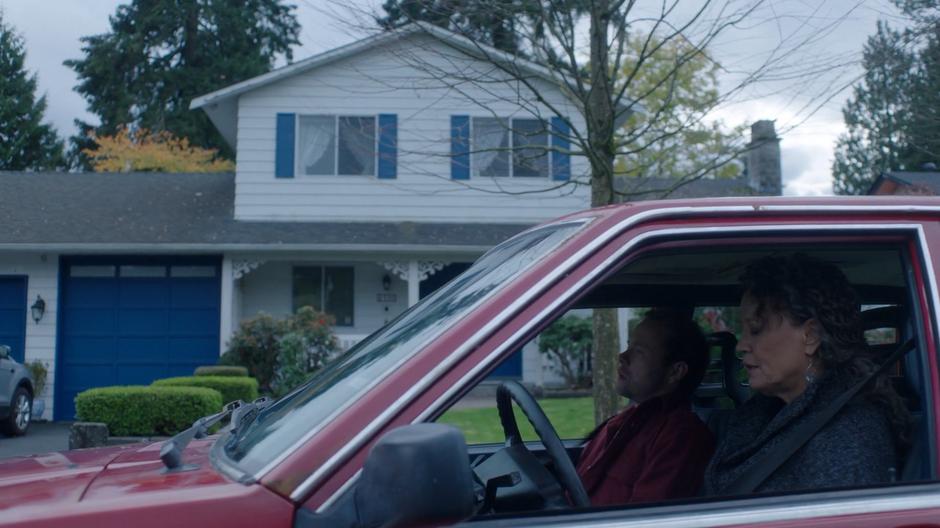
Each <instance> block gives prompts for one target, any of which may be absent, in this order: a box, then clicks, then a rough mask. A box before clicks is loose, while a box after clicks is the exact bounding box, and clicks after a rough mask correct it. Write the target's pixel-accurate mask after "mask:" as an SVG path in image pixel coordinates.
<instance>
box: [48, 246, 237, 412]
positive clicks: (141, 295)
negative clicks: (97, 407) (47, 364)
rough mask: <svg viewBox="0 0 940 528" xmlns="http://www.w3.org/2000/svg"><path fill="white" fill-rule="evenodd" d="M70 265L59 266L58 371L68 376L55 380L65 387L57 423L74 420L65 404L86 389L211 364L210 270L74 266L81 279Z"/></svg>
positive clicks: (214, 278)
mask: <svg viewBox="0 0 940 528" xmlns="http://www.w3.org/2000/svg"><path fill="white" fill-rule="evenodd" d="M69 260H70V259H65V261H64V264H63V270H64V271H63V292H62V300H61V305H62V306H61V311H62V313H63V314H64V317H63V320H64V324H63V325H62V327H61V328H60V332H61V334H60V347H61V350H60V358H61V359H62V361H61V363H60V364H61V365H63V366H64V370H66V371H67V372H65V373H64V374H63V375H61V376H57V378H60V379H62V380H64V381H63V383H64V384H65V387H64V390H63V391H62V392H60V391H58V387H57V392H56V394H57V398H56V419H70V418H72V417H73V415H74V405H73V403H72V401H71V398H73V397H74V395H75V393H77V392H80V391H81V390H83V389H85V388H89V387H94V386H104V385H140V384H143V385H149V384H150V383H151V382H153V381H154V380H156V379H159V378H164V377H167V376H176V375H191V374H192V372H193V369H194V368H195V367H196V366H200V365H205V364H214V363H215V362H216V361H217V360H218V356H219V317H220V313H221V310H220V309H219V302H220V291H221V288H220V284H219V280H220V279H219V274H218V273H217V269H218V264H217V263H216V264H211V265H207V264H206V260H205V259H174V260H173V261H170V260H169V259H167V258H164V257H152V258H145V257H138V258H128V259H124V261H123V262H122V259H120V258H116V259H114V260H113V261H111V260H108V261H106V262H102V260H103V259H94V260H90V259H85V260H83V261H81V264H80V265H79V266H77V267H79V268H81V269H80V272H81V273H80V274H79V275H84V276H80V277H75V276H74V275H75V274H74V273H70V271H69V270H70V269H71V270H74V269H75V268H76V265H75V264H72V263H70V262H69ZM75 260H76V261H78V259H75ZM88 262H91V263H92V264H87V263H88ZM173 270H176V271H175V272H174V271H173ZM210 272H211V273H210ZM108 273H110V275H108ZM95 274H98V275H95ZM93 363H94V364H93ZM59 394H61V396H62V399H59V398H58V395H59Z"/></svg>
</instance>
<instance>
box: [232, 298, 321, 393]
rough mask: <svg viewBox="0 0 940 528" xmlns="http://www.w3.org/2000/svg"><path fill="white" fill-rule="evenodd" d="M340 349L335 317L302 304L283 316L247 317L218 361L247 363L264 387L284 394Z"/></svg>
mask: <svg viewBox="0 0 940 528" xmlns="http://www.w3.org/2000/svg"><path fill="white" fill-rule="evenodd" d="M285 340H286V341H285ZM285 343H286V344H287V346H286V347H285V346H284V345H285ZM285 348H287V349H288V350H287V354H286V355H285V354H284V349H285ZM338 351H339V343H338V341H337V339H336V336H335V335H333V318H332V317H331V316H330V315H327V314H325V313H323V312H318V311H316V310H314V309H313V308H311V307H309V306H303V307H301V308H300V309H298V310H297V313H296V314H294V315H292V316H290V317H288V318H286V319H283V320H281V319H275V318H273V317H271V316H270V315H266V314H261V315H259V316H257V317H255V318H253V319H249V320H248V321H244V322H243V323H242V324H241V325H239V327H238V331H236V332H235V334H234V335H233V336H232V339H231V341H229V344H228V350H226V351H225V353H224V354H222V357H221V358H219V363H220V364H221V365H240V366H243V367H247V368H248V374H249V375H250V376H252V377H254V378H256V379H257V380H258V384H259V385H260V387H261V390H262V391H264V392H265V393H269V392H270V393H274V394H284V393H286V392H287V391H288V390H290V389H292V388H293V387H294V386H295V385H296V384H297V383H299V381H302V380H303V379H306V378H307V377H309V376H308V374H310V373H312V372H314V371H316V370H317V369H319V368H320V367H321V366H322V365H323V363H325V362H326V361H327V360H328V359H329V358H330V357H331V356H332V355H333V354H335V353H336V352H338ZM298 380H299V381H298Z"/></svg>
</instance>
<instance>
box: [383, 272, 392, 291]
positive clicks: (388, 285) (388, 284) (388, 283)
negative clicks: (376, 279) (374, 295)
mask: <svg viewBox="0 0 940 528" xmlns="http://www.w3.org/2000/svg"><path fill="white" fill-rule="evenodd" d="M382 289H383V290H385V291H388V290H390V289H392V278H391V277H389V276H388V273H386V274H385V275H384V276H383V277H382Z"/></svg>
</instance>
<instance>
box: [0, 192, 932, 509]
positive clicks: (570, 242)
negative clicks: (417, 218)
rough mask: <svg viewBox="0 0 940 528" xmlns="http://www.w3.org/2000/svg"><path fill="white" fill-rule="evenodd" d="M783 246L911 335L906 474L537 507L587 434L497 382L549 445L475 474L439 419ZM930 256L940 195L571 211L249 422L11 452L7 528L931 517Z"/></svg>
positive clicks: (879, 330)
mask: <svg viewBox="0 0 940 528" xmlns="http://www.w3.org/2000/svg"><path fill="white" fill-rule="evenodd" d="M791 252H802V253H807V254H809V255H812V256H815V257H817V258H820V259H823V260H826V261H829V262H832V263H835V264H836V265H838V266H839V267H840V268H841V269H842V271H843V272H844V274H845V275H846V276H847V277H848V279H849V280H850V282H851V283H852V284H853V286H854V287H855V289H856V290H857V291H858V293H859V295H860V296H861V299H862V307H861V309H862V310H864V312H863V319H864V320H866V322H867V323H866V324H867V333H866V335H871V336H872V339H873V342H872V344H873V347H872V348H873V349H876V348H885V347H888V348H891V345H893V344H897V343H901V342H906V341H912V342H913V343H914V348H913V350H912V351H911V352H909V353H908V354H906V355H905V356H904V359H903V360H901V361H899V362H898V363H897V365H895V367H894V368H893V369H892V370H891V376H892V378H893V381H894V382H896V383H897V384H899V385H903V386H904V387H905V390H906V391H907V394H906V396H907V400H906V401H907V402H909V406H910V412H911V414H912V416H913V417H914V420H915V427H914V429H913V431H914V437H913V438H912V448H911V450H910V452H909V453H908V454H907V456H906V457H905V460H904V461H903V464H901V465H899V467H898V468H897V475H898V477H897V479H896V482H892V483H886V484H884V485H881V486H874V487H865V488H857V489H844V488H842V489H819V490H810V491H806V492H800V493H789V494H783V495H779V494H778V495H767V494H759V495H741V496H733V497H705V496H703V497H698V498H695V499H682V500H673V501H667V502H659V503H652V504H639V505H631V506H624V507H615V508H592V507H590V505H587V504H567V505H563V506H560V507H559V506H558V505H557V502H556V503H551V502H550V501H547V500H546V501H544V502H543V503H540V502H539V500H540V497H541V498H543V499H544V497H545V496H546V494H547V493H548V492H547V491H546V489H547V488H552V489H553V490H555V492H554V493H555V494H556V499H557V493H558V491H557V490H559V489H560V490H562V492H561V493H562V496H563V497H568V498H572V497H574V495H575V493H574V490H573V488H574V487H576V486H577V485H578V484H577V483H575V482H573V481H572V470H571V460H572V459H574V458H576V457H577V455H578V450H579V448H580V443H579V442H577V441H572V440H566V441H559V440H558V437H557V434H555V433H554V431H553V430H552V428H551V426H550V424H548V423H547V422H545V421H540V420H539V419H538V416H536V415H537V414H538V411H537V409H535V408H533V407H532V406H533V405H535V407H537V404H535V400H534V399H532V398H531V397H529V396H528V394H527V393H525V391H520V390H519V386H518V385H512V386H507V388H505V389H502V391H501V392H500V393H499V394H500V396H499V398H501V400H502V401H501V403H502V405H501V407H503V408H508V407H509V405H508V403H507V402H508V401H509V399H513V400H516V402H517V403H519V404H520V406H521V407H523V409H524V410H526V412H527V413H528V414H529V415H530V416H533V417H534V418H533V421H535V422H537V423H536V424H535V426H536V430H537V432H538V433H539V435H540V438H541V441H539V442H526V443H525V444H524V445H525V447H526V448H527V451H528V452H530V453H532V454H533V455H534V456H533V457H532V459H531V460H535V461H537V462H538V464H536V465H537V466H538V467H536V468H526V467H522V465H524V464H521V465H520V467H519V468H516V469H518V471H517V472H516V476H515V477H514V478H508V479H506V478H503V479H502V480H500V481H498V482H497V480H498V479H490V480H491V481H483V479H481V478H479V475H476V478H475V476H474V470H473V469H472V468H476V467H479V466H480V464H481V462H485V461H486V460H488V459H490V458H491V457H496V456H500V453H501V452H503V451H504V450H505V449H507V447H506V445H504V444H484V445H469V446H467V445H466V444H465V443H464V440H463V435H462V434H461V433H460V432H459V430H457V429H454V428H452V427H450V426H445V425H441V424H436V423H434V422H435V421H436V419H437V418H438V417H440V416H441V415H442V414H443V413H444V412H445V411H446V410H447V409H448V408H450V407H451V406H452V405H453V404H454V403H455V402H457V401H458V400H460V399H461V397H463V396H464V395H466V394H467V393H468V392H469V391H470V390H471V389H472V388H474V387H475V386H476V385H477V384H478V383H480V382H481V380H483V379H484V378H486V376H487V374H488V373H489V372H491V371H493V370H494V369H495V368H496V367H497V366H498V365H499V364H500V362H501V361H503V360H505V359H506V358H508V357H509V356H510V355H511V354H512V353H513V352H515V351H516V350H518V349H520V347H522V346H523V345H525V344H526V343H528V342H530V341H532V340H533V339H536V338H537V336H538V334H539V332H540V331H542V330H543V329H545V328H546V327H548V326H549V325H550V324H551V323H552V322H553V321H555V320H557V319H559V318H560V317H562V316H564V315H565V314H567V313H569V312H570V311H572V310H578V311H581V312H579V313H584V312H583V311H584V310H588V309H592V308H594V309H596V308H617V309H630V308H639V307H649V306H655V305H657V304H659V303H662V302H663V301H664V300H669V301H671V302H678V301H681V302H682V303H684V304H685V305H688V306H693V307H696V308H698V309H723V310H731V311H733V310H734V309H735V307H736V306H737V305H738V302H739V300H740V295H741V291H740V287H739V286H738V277H739V276H740V274H741V271H742V270H743V268H744V266H745V265H747V263H749V262H752V261H754V260H756V259H758V258H760V257H762V256H765V255H768V254H785V253H791ZM934 254H937V255H940V200H938V199H932V198H925V197H898V198H872V197H865V198H824V199H807V198H760V199H758V198H754V199H708V200H694V201H660V202H644V203H638V204H624V205H618V206H611V207H605V208H600V209H595V210H590V211H585V212H582V213H578V214H574V215H570V216H567V217H564V218H561V219H559V220H556V221H552V222H548V223H546V224H543V225H541V226H538V227H535V228H532V229H529V230H527V231H525V232H523V233H521V234H519V235H517V236H516V237H514V238H512V239H510V240H508V241H506V242H504V243H503V244H500V245H499V246H497V247H495V248H494V249H492V250H491V251H489V252H488V253H487V254H486V255H484V256H483V257H481V258H480V259H479V260H478V261H477V262H476V263H475V264H474V265H473V266H472V267H471V268H470V269H469V270H467V271H466V272H465V273H464V274H462V275H460V276H459V277H457V278H456V279H454V280H453V281H451V282H450V283H448V284H447V285H446V286H444V287H442V288H441V289H440V290H438V291H437V292H435V293H434V294H433V295H431V296H429V297H428V298H425V299H424V300H422V301H421V302H420V303H419V304H418V305H416V306H415V307H414V308H412V309H411V310H409V311H408V312H406V313H404V314H403V315H402V316H400V317H399V318H397V319H396V320H394V321H393V322H391V323H390V324H388V325H387V326H386V327H384V328H382V329H381V330H379V331H377V332H376V333H375V334H373V335H372V336H370V337H368V338H367V339H366V340H364V341H363V342H361V343H360V344H359V345H357V346H356V347H355V348H354V349H352V350H350V351H349V352H347V353H346V354H344V355H342V356H341V357H339V358H338V359H337V360H335V361H334V362H332V363H331V364H329V365H328V366H327V367H325V368H324V369H322V370H321V371H320V372H319V373H318V374H317V375H316V376H315V377H314V378H313V379H311V380H310V381H309V382H308V383H306V384H304V385H303V386H301V387H299V388H298V389H297V390H295V391H294V392H292V393H291V394H289V395H287V396H285V397H283V398H281V399H280V400H278V401H276V402H273V403H263V402H258V403H257V404H256V405H253V406H246V407H244V408H242V409H241V410H234V411H232V412H233V413H235V414H240V416H238V417H237V419H236V418H233V419H232V422H233V425H232V426H230V427H228V428H226V429H224V430H223V432H222V433H221V434H216V435H212V436H209V437H205V438H198V436H200V435H199V434H196V433H199V432H200V431H199V430H200V429H204V427H201V426H197V427H196V428H195V429H193V430H191V431H188V432H186V433H184V434H182V436H180V437H178V438H176V439H174V440H173V441H171V442H166V443H156V444H150V445H132V446H125V447H114V448H106V449H92V450H79V451H72V452H63V453H52V454H48V455H40V456H33V457H25V458H18V459H10V460H6V461H3V462H0V524H11V525H14V524H15V525H22V526H62V525H68V526H78V527H82V526H87V527H94V528H104V527H108V526H122V527H123V526H134V527H135V528H144V527H149V526H226V527H228V528H235V527H240V526H244V527H252V528H254V527H256V526H284V527H287V526H297V527H302V526H311V527H315V526H382V525H386V526H394V525H402V526H412V525H428V524H459V523H469V524H473V525H474V526H508V525H513V526H517V525H524V526H575V525H577V526H598V527H600V526H654V525H655V526H743V525H747V526H754V525H760V526H774V527H786V526H827V527H842V526H845V527H850V526H851V527H858V526H902V525H903V526H935V525H936V526H940V484H938V482H937V481H936V478H937V475H938V470H940V466H938V454H940V452H938V442H937V441H938V438H940V437H938V432H937V420H938V417H940V414H938V412H940V379H938V374H940V366H938V348H937V347H938V341H937V339H938V334H937V332H938V328H937V326H938V325H937V321H938V309H940V297H938V285H937V274H938V264H940V263H938V262H934V260H933V255H934ZM866 313H867V315H866ZM732 330H733V329H732ZM720 346H723V347H724V348H723V349H722V354H720V355H721V357H722V361H721V363H720V364H719V365H718V366H717V368H718V369H719V370H720V371H722V376H720V377H719V379H718V380H717V381H715V380H712V381H708V382H707V383H706V384H704V386H703V387H702V388H700V392H703V393H704V392H707V391H719V392H725V393H728V394H727V396H728V397H729V399H728V400H727V401H732V402H733V401H739V400H740V394H739V393H740V392H741V391H742V390H746V387H743V386H741V385H740V384H736V382H735V381H733V380H735V379H738V377H737V376H736V373H735V372H734V371H733V369H735V368H738V367H739V365H735V364H734V362H733V361H731V360H730V359H729V358H731V357H733V349H734V344H733V343H731V344H730V345H728V344H725V345H720ZM728 352H730V355H729V353H728ZM716 357H717V356H716ZM729 380H731V381H729ZM509 414H510V416H511V413H509ZM216 418H220V417H216ZM503 418H504V419H505V418H507V417H506V416H503ZM505 421H506V420H504V422H505ZM511 421H512V420H510V422H511ZM201 425H202V426H204V425H205V424H201ZM508 429H511V427H509V428H508ZM190 437H196V438H194V439H192V440H191V441H190ZM546 468H548V469H546ZM544 475H549V476H550V480H551V482H545V481H544V479H543V477H544ZM574 479H575V480H576V479H577V477H576V475H575V476H574ZM514 488H517V489H515V491H514ZM522 488H527V489H525V490H523V489H522ZM566 492H567V493H566ZM483 504H486V505H487V506H486V507H485V508H483V507H482V505H483Z"/></svg>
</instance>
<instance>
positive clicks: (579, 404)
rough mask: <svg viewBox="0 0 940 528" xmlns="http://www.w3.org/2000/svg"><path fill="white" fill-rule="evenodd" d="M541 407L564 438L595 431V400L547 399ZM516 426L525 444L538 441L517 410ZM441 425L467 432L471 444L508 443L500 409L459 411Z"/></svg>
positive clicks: (540, 402) (451, 414)
mask: <svg viewBox="0 0 940 528" xmlns="http://www.w3.org/2000/svg"><path fill="white" fill-rule="evenodd" d="M539 405H541V406H542V410H543V411H545V414H546V415H547V416H548V419H549V421H551V422H552V425H554V426H555V429H556V430H557V431H558V436H560V437H561V438H584V437H585V436H587V434H588V433H590V432H591V430H593V429H594V400H593V399H592V398H547V399H543V400H539ZM513 410H514V411H515V414H516V423H518V424H519V432H520V433H522V438H523V440H538V437H537V436H536V435H535V431H533V430H532V426H531V425H530V424H529V420H528V419H527V418H526V417H525V415H523V414H522V411H520V410H519V409H518V408H515V406H514V409H513ZM437 421H438V423H446V424H450V425H454V426H456V427H457V428H459V429H460V430H461V431H463V433H464V435H465V436H466V438H467V443H468V444H484V443H493V442H502V441H503V440H505V435H503V427H502V425H500V422H499V414H498V413H497V412H496V407H486V408H480V409H456V410H450V411H447V412H446V413H444V415H443V416H441V417H440V418H439V419H438V420H437Z"/></svg>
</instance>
